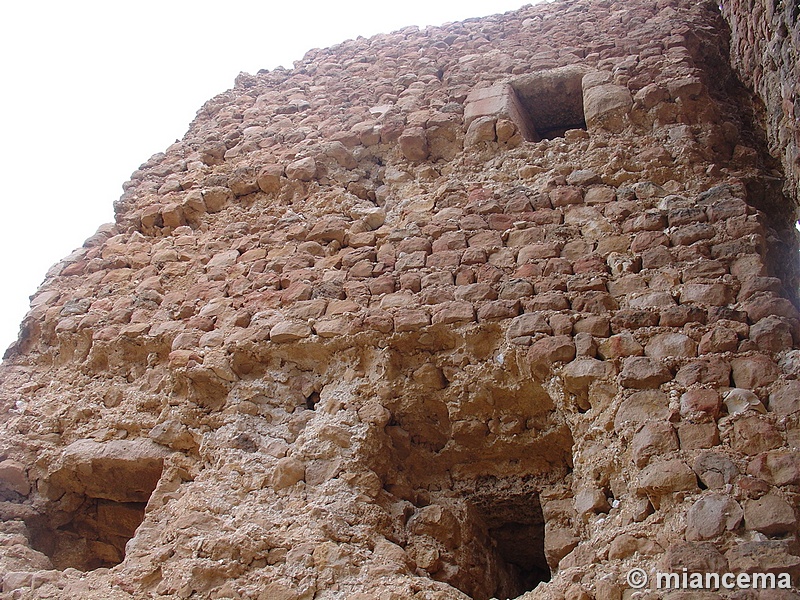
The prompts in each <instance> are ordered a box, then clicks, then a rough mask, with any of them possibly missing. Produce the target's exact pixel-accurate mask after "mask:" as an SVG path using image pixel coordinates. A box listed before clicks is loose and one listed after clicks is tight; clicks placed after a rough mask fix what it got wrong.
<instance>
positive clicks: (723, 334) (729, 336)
mask: <svg viewBox="0 0 800 600" xmlns="http://www.w3.org/2000/svg"><path fill="white" fill-rule="evenodd" d="M738 347H739V336H738V335H736V332H735V331H732V330H731V329H727V328H722V327H715V328H714V329H712V330H711V331H709V332H707V333H706V334H705V335H704V336H703V337H702V339H701V340H700V345H699V346H698V350H699V351H700V354H708V353H711V352H736V349H737V348H738Z"/></svg>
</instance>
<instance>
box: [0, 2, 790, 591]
mask: <svg viewBox="0 0 800 600" xmlns="http://www.w3.org/2000/svg"><path fill="white" fill-rule="evenodd" d="M726 32H727V29H726V27H725V23H724V21H723V19H722V16H721V14H720V12H719V10H718V9H717V7H716V6H714V5H709V4H700V5H698V4H697V3H695V2H690V1H683V0H659V1H658V2H642V3H634V2H629V1H625V2H612V1H609V0H576V1H571V2H557V3H554V4H546V5H537V6H529V7H525V8H523V9H521V10H519V11H516V12H512V13H508V14H506V15H500V16H494V17H488V18H485V19H475V20H468V21H465V22H463V23H453V24H448V25H445V26H443V27H431V28H426V29H424V30H418V29H416V28H408V29H404V30H401V31H399V32H395V33H392V34H387V35H379V36H376V37H374V38H371V39H358V40H355V41H348V42H344V43H342V44H340V45H338V46H335V47H333V48H329V49H324V50H314V51H311V52H309V53H308V55H307V56H306V57H305V58H304V59H303V60H302V61H299V62H298V63H296V64H295V66H294V68H293V69H291V70H276V71H272V72H261V73H258V74H255V75H249V74H242V75H240V76H239V77H238V78H237V81H236V85H235V87H234V88H233V89H232V90H230V91H228V92H226V93H224V94H221V95H220V96H218V97H216V98H213V99H212V100H210V101H209V102H208V103H206V104H205V106H203V107H202V109H201V110H200V111H199V112H198V115H197V118H196V119H195V121H194V122H193V123H192V125H191V127H190V129H189V131H188V133H187V134H186V136H185V137H184V139H183V140H181V141H179V142H177V143H176V144H174V145H173V146H171V147H170V148H168V149H167V151H166V152H165V153H163V154H157V155H155V156H153V157H152V158H151V159H150V160H149V161H147V162H146V163H145V164H143V165H142V166H141V168H140V169H139V170H137V171H136V172H135V173H134V174H133V175H132V177H131V180H130V181H129V182H128V183H126V184H125V186H124V187H125V193H124V194H123V196H122V197H121V198H120V200H119V201H118V202H117V204H116V217H117V218H116V222H115V223H113V224H108V225H104V226H102V227H100V229H99V230H98V232H97V234H96V235H94V236H93V237H92V238H90V239H89V240H87V241H86V243H85V244H84V246H83V247H82V248H79V249H78V250H76V251H75V252H74V253H73V254H71V255H70V256H69V257H67V258H65V259H64V260H63V261H61V262H60V263H59V264H57V265H55V266H54V267H53V268H52V269H51V270H50V271H49V273H48V274H47V278H46V280H45V282H44V284H43V285H42V287H41V288H40V290H39V291H38V292H37V294H36V295H35V296H34V297H33V299H32V301H31V311H30V312H29V314H28V315H27V316H26V318H25V320H24V322H23V324H22V330H21V333H20V337H19V340H18V341H17V343H16V344H15V345H14V346H12V348H10V349H9V351H8V352H7V354H6V359H5V362H4V363H3V365H2V367H0V368H1V369H2V373H1V375H0V377H1V379H0V385H1V386H2V387H1V388H0V389H1V390H2V391H1V392H0V410H2V414H3V420H2V422H1V423H0V431H2V434H1V435H0V545H2V546H3V552H2V553H0V580H2V586H3V587H2V592H1V593H2V596H1V597H2V598H14V599H23V598H45V597H50V598H52V597H63V598H77V597H79V598H89V599H91V598H97V599H100V598H102V599H106V598H114V599H117V598H119V599H130V598H235V599H243V600H244V599H258V600H276V599H277V600H300V599H304V600H305V599H311V598H318V599H322V600H328V599H330V600H333V599H340V598H347V599H348V600H367V599H372V598H380V599H381V600H401V599H402V600H405V599H408V598H416V599H418V600H423V599H424V600H444V599H464V598H474V599H478V600H484V599H486V600H488V599H489V598H492V597H497V598H503V599H506V598H516V597H521V598H537V599H538V598H559V599H560V598H570V599H576V598H580V599H585V598H596V599H598V600H617V599H619V598H621V597H623V596H624V597H625V598H628V597H630V596H631V592H632V590H630V588H629V587H628V585H627V583H626V578H625V574H626V573H627V572H628V571H629V570H630V569H631V568H633V567H639V568H644V569H646V570H648V571H649V572H651V573H652V572H654V571H655V570H656V569H660V570H672V571H676V572H682V569H683V568H684V567H685V568H687V569H689V570H699V571H720V572H725V571H733V572H744V571H746V572H751V571H753V570H764V571H769V572H784V571H785V572H789V573H790V574H791V576H792V577H793V578H794V580H795V582H796V581H797V578H798V577H799V576H800V552H798V545H797V515H796V507H797V505H798V493H800V487H799V486H800V459H799V458H798V454H797V452H796V450H795V448H796V447H797V446H798V444H800V399H799V398H800V382H798V380H797V376H798V373H799V372H800V352H798V350H797V349H796V348H797V345H798V342H800V322H799V321H798V313H797V310H796V308H795V306H794V304H793V303H792V298H793V293H792V289H793V287H794V277H795V273H796V267H795V263H796V261H795V260H794V255H795V253H796V252H797V248H796V243H795V241H794V237H793V236H792V235H791V234H790V233H787V229H788V231H791V230H792V228H791V223H789V224H788V227H787V222H786V206H787V205H788V204H789V202H788V200H787V199H786V198H785V197H784V196H783V195H782V192H781V187H780V185H778V184H776V181H778V179H777V178H776V173H775V169H776V168H778V165H777V163H776V162H775V160H774V159H773V158H772V157H771V156H770V154H769V152H768V149H767V147H766V146H765V145H764V143H763V140H764V139H765V135H764V133H763V131H761V130H759V126H758V121H757V119H755V118H754V110H753V100H752V98H751V97H750V96H749V95H748V93H747V92H746V90H745V89H744V87H743V86H742V85H741V84H740V83H739V82H738V80H737V79H736V77H735V76H734V73H733V71H732V69H731V67H730V65H729V62H728V52H729V47H728V38H727V33H726ZM581 113H582V115H581ZM134 531H135V534H134ZM123 554H124V556H123ZM709 597H716V596H714V595H712V596H709ZM769 597H770V598H774V597H780V596H779V592H775V593H774V594H773V595H771V596H769Z"/></svg>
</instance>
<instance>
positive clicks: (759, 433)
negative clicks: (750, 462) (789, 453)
mask: <svg viewBox="0 0 800 600" xmlns="http://www.w3.org/2000/svg"><path fill="white" fill-rule="evenodd" d="M782 445H783V438H782V437H781V434H780V433H778V431H777V430H776V429H775V427H774V426H773V425H772V424H771V423H769V422H768V421H765V420H763V419H762V418H760V417H757V416H744V417H742V418H740V419H737V420H736V421H735V422H734V424H733V434H732V435H731V447H732V448H733V449H734V450H736V451H737V452H741V453H742V454H749V455H754V454H758V453H760V452H766V451H767V450H773V449H775V448H778V447H780V446H782Z"/></svg>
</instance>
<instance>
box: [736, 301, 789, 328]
mask: <svg viewBox="0 0 800 600" xmlns="http://www.w3.org/2000/svg"><path fill="white" fill-rule="evenodd" d="M744 310H745V311H746V312H747V317H748V318H749V319H750V322H751V323H757V322H758V321H760V320H761V319H763V318H764V317H768V316H770V315H775V316H777V317H785V318H787V319H795V320H797V319H798V313H797V309H796V308H795V307H794V305H793V304H792V303H791V302H789V300H787V299H786V298H770V297H768V296H764V295H757V296H754V297H753V298H751V299H750V300H748V302H747V303H746V304H745V306H744Z"/></svg>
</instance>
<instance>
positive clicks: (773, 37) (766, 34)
mask: <svg viewBox="0 0 800 600" xmlns="http://www.w3.org/2000/svg"><path fill="white" fill-rule="evenodd" d="M721 6H722V11H723V14H724V15H725V18H726V20H727V21H728V23H729V24H730V27H731V34H732V43H731V50H732V56H731V58H732V60H733V64H734V66H735V68H736V70H737V72H738V73H739V74H740V76H741V77H742V79H743V80H744V81H745V82H746V83H747V84H748V85H749V86H750V87H751V89H753V90H755V92H756V93H757V94H758V96H759V98H760V99H761V100H762V102H763V105H764V107H765V108H764V110H763V112H764V114H763V115H762V119H763V122H764V123H765V124H766V130H767V133H768V136H769V145H770V150H771V151H772V152H773V154H774V155H775V156H777V157H780V159H781V161H782V163H783V169H784V172H785V174H786V176H787V178H788V180H789V186H788V187H789V190H791V194H792V195H793V197H794V198H795V201H796V202H797V201H798V198H800V100H798V95H800V4H798V3H797V2H796V1H793V0H759V1H756V2H750V1H741V0H725V1H724V2H722V3H721Z"/></svg>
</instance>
